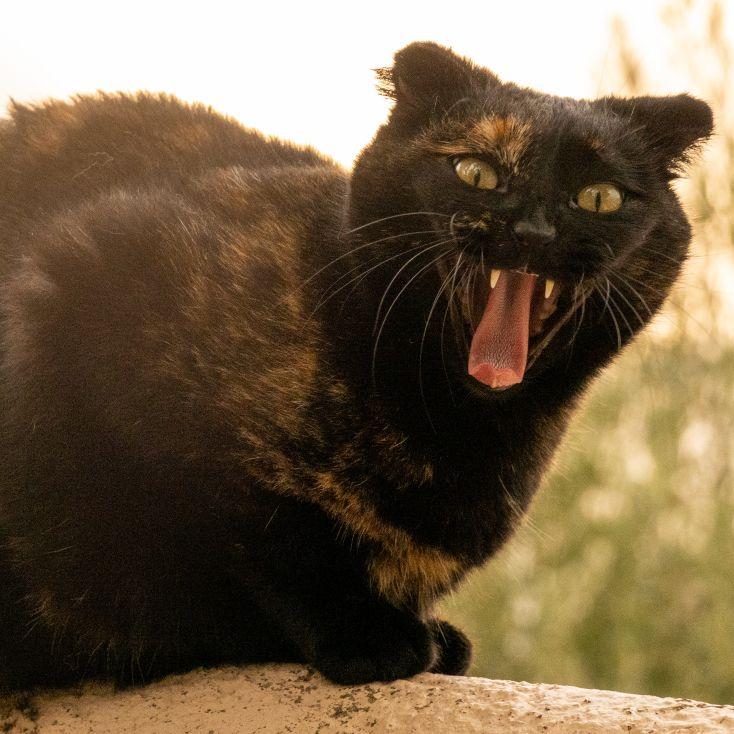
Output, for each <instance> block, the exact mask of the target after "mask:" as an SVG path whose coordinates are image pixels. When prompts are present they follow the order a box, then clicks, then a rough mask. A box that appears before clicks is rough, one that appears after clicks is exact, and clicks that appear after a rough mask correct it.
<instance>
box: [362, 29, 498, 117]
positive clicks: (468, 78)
mask: <svg viewBox="0 0 734 734" xmlns="http://www.w3.org/2000/svg"><path fill="white" fill-rule="evenodd" d="M375 71H376V73H377V79H378V83H377V88H378V90H379V92H380V94H382V95H383V96H385V97H388V98H389V99H393V100H395V108H394V110H393V114H394V115H395V114H397V115H398V116H400V117H406V116H407V117H411V116H413V117H414V116H417V115H419V116H423V117H425V116H430V115H434V114H438V115H440V114H442V113H443V112H445V111H446V110H448V109H449V108H450V107H451V106H452V105H455V104H456V103H457V102H459V101H460V100H462V99H464V98H469V97H472V96H477V95H482V94H483V93H485V91H486V89H487V87H488V86H489V85H490V84H491V83H492V82H493V81H497V78H496V77H495V76H494V75H493V74H491V73H490V72H489V71H487V70H486V69H483V68H481V67H479V66H476V65H475V64H473V63H472V62H471V61H469V60H468V59H464V58H462V57H461V56H458V55H457V54H455V53H454V52H453V51H451V50H450V49H448V48H445V47H444V46H439V45H438V44H437V43H432V42H428V41H422V42H417V43H411V44H410V45H409V46H406V47H405V48H403V49H401V50H400V51H398V52H397V53H396V54H395V62H394V63H393V65H392V66H391V67H385V68H382V69H376V70H375Z"/></svg>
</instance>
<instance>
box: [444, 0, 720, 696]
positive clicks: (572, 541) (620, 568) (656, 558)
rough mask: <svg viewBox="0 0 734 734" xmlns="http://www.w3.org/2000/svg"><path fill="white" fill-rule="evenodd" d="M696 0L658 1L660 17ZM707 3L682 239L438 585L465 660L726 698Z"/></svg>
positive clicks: (573, 679)
mask: <svg viewBox="0 0 734 734" xmlns="http://www.w3.org/2000/svg"><path fill="white" fill-rule="evenodd" d="M696 9H698V10H699V11H700V10H701V6H700V4H697V3H695V2H690V0H689V1H687V2H682V3H676V4H672V5H670V6H668V8H667V9H666V18H667V20H668V23H669V24H671V26H672V29H671V33H672V34H674V35H675V34H676V33H678V34H680V33H683V32H687V31H686V29H687V27H688V26H687V25H686V24H687V22H688V20H687V19H688V18H689V14H690V13H692V12H694V10H696ZM703 12H704V14H707V18H708V25H707V26H706V33H707V34H708V35H707V37H706V38H704V39H703V40H700V39H699V40H700V49H699V50H700V51H701V54H706V55H707V57H710V58H713V60H714V63H713V64H712V65H711V67H710V68H713V69H715V70H717V72H716V73H713V74H712V73H708V79H707V82H706V83H707V84H709V85H710V86H709V88H708V94H707V89H705V88H704V89H702V90H701V87H699V90H700V91H699V93H700V94H703V96H705V97H707V98H708V99H709V100H710V101H712V103H713V104H714V106H715V108H716V113H717V118H718V123H719V124H718V130H719V135H718V137H717V140H716V141H715V143H714V145H713V146H712V150H711V151H710V153H709V155H708V157H707V158H706V159H705V161H704V165H703V167H701V168H699V172H698V173H696V175H695V177H694V179H693V180H692V181H691V182H689V186H688V188H687V189H686V190H685V197H684V198H685V200H686V202H687V206H688V210H689V212H690V213H691V215H692V218H693V220H694V222H695V227H696V241H695V250H694V257H693V258H692V259H691V263H690V265H689V268H688V271H687V274H686V276H685V277H684V279H683V284H682V286H681V288H680V289H679V290H678V291H677V292H676V294H675V296H674V298H673V300H672V302H671V305H670V306H669V308H668V309H667V311H666V314H665V315H664V316H663V317H662V318H661V319H660V320H658V322H657V325H656V327H655V328H654V329H653V330H652V331H651V332H650V333H648V334H646V335H645V336H643V337H641V338H640V339H639V340H638V342H637V343H636V344H635V345H634V346H633V347H632V348H631V349H630V350H629V351H628V352H627V353H625V355H624V356H623V357H622V358H621V359H620V360H618V362H617V363H616V364H615V365H614V366H613V367H612V368H611V369H610V370H609V371H608V372H607V373H606V374H605V376H604V377H603V378H602V379H601V380H600V381H599V382H598V383H597V384H596V386H595V387H594V389H593V390H592V391H591V394H590V396H589V398H588V400H587V401H586V405H585V408H584V410H583V411H582V412H581V413H580V415H579V416H577V418H576V420H575V422H574V424H573V426H572V427H571V430H570V431H569V436H568V439H567V441H566V443H565V447H564V449H563V450H562V452H561V455H560V457H559V460H558V462H557V466H556V468H555V471H553V472H552V474H551V476H550V477H549V479H548V481H547V486H546V487H544V489H543V491H542V492H541V493H540V496H539V498H538V500H537V501H536V503H535V506H534V508H533V511H532V513H531V518H530V520H529V521H528V522H527V523H526V524H525V526H524V528H523V529H522V530H521V531H520V533H519V534H518V536H517V537H516V538H515V539H513V540H512V541H511V542H510V543H509V544H508V546H507V548H505V549H504V550H503V552H502V553H501V554H500V555H499V556H498V557H497V558H496V559H495V560H494V561H492V562H491V563H490V564H489V566H488V567H487V568H485V569H483V570H482V571H479V572H477V573H476V574H475V575H474V576H473V577H472V578H471V579H470V580H469V581H468V583H467V584H466V585H465V586H464V587H462V589H461V590H460V592H459V593H457V594H456V595H455V596H454V597H453V598H452V599H450V600H449V601H447V602H446V604H445V612H446V614H447V615H448V616H449V617H450V618H451V619H453V620H455V621H456V622H458V623H459V624H463V625H464V626H465V628H467V630H468V631H469V632H470V633H471V635H472V637H473V639H474V640H475V642H476V657H475V663H474V667H473V671H472V672H473V673H474V674H477V675H483V676H489V677H496V678H512V679H516V680H523V679H524V680H530V681H544V682H553V683H566V684H573V685H580V686H586V687H594V688H611V689H617V690H626V691H635V692H639V693H651V694H656V695H672V696H684V697H690V698H698V699H702V700H707V701H711V702H719V703H734V581H733V575H734V329H732V324H733V322H734V318H733V317H732V311H733V309H732V301H733V300H734V299H732V294H731V292H732V291H734V285H731V286H730V292H729V294H728V296H727V294H726V293H725V292H723V291H722V290H721V283H722V279H723V280H724V282H726V278H725V277H722V274H724V275H726V274H728V275H730V276H731V277H732V280H733V281H734V265H733V264H732V263H733V262H734V258H733V257H732V245H731V233H732V232H734V176H732V174H731V172H730V171H731V168H730V167H729V164H730V163H731V157H732V154H733V152H734V126H732V125H731V124H729V123H730V120H729V118H728V117H727V113H728V110H729V109H730V108H731V105H730V104H729V98H728V94H729V92H728V85H727V84H725V83H722V80H724V81H725V80H726V79H727V78H729V79H730V78H731V75H730V74H728V70H729V69H730V65H729V59H730V48H729V46H728V45H727V41H726V39H725V37H724V34H723V32H722V31H721V25H722V22H723V21H722V13H721V7H720V5H719V4H718V3H705V4H704V5H703ZM620 37H622V36H621V34H620ZM687 43H688V47H689V48H692V47H693V48H694V51H695V39H691V38H690V33H689V37H688V38H687ZM622 51H623V54H622V55H623V56H624V58H623V59H622V61H623V63H621V64H620V68H621V70H622V72H623V75H624V78H625V79H627V80H628V81H629V79H631V78H634V79H639V78H640V77H641V74H640V72H639V65H636V61H635V59H634V58H631V56H630V52H629V50H628V49H624V48H623V49H622ZM692 56H694V57H695V54H692ZM696 58H697V60H699V61H701V60H702V59H703V56H699V57H696ZM703 60H705V59H703ZM632 72H634V73H632ZM719 77H720V78H719ZM628 91H629V92H630V93H632V92H634V91H635V90H634V89H631V90H628Z"/></svg>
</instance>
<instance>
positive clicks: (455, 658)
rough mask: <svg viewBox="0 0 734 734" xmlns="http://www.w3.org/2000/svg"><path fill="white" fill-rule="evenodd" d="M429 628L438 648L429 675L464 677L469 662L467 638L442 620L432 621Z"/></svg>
mask: <svg viewBox="0 0 734 734" xmlns="http://www.w3.org/2000/svg"><path fill="white" fill-rule="evenodd" d="M430 627H431V631H432V633H433V639H434V640H435V641H436V643H437V644H438V648H439V652H438V658H437V660H436V662H435V663H434V665H433V667H432V668H431V673H442V674H443V675H464V673H466V671H467V669H468V667H469V663H470V662H471V642H469V638H468V637H467V636H466V635H465V634H464V633H463V632H462V631H461V630H458V629H456V627H454V626H453V625H452V624H449V622H446V621H445V620H442V619H434V620H432V621H431V623H430Z"/></svg>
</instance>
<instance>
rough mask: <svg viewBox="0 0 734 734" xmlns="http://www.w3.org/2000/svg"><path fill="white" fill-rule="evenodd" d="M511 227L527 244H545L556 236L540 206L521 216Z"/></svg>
mask: <svg viewBox="0 0 734 734" xmlns="http://www.w3.org/2000/svg"><path fill="white" fill-rule="evenodd" d="M512 229H513V231H514V232H515V234H516V235H517V236H518V237H519V238H520V239H521V240H522V241H523V242H525V243H526V244H528V245H547V244H548V243H549V242H553V240H554V239H555V238H556V228H555V227H554V226H553V225H552V224H550V223H549V222H548V220H547V219H546V218H545V212H544V211H543V209H542V207H537V208H536V209H535V210H533V212H532V213H531V214H530V215H529V216H523V217H522V218H521V219H519V220H518V221H517V222H515V224H514V225H513V227H512Z"/></svg>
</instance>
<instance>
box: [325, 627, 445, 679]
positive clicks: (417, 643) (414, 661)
mask: <svg viewBox="0 0 734 734" xmlns="http://www.w3.org/2000/svg"><path fill="white" fill-rule="evenodd" d="M320 648H321V649H320V650H319V652H318V654H317V656H316V659H315V660H314V661H313V663H314V665H315V667H316V668H317V669H318V670H319V671H320V672H321V673H322V674H323V675H324V676H326V677H327V678H328V679H329V680H331V681H333V682H334V683H340V684H342V685H356V684H358V683H370V682H372V681H391V680H396V679H398V678H409V677H410V676H413V675H416V674H417V673H422V672H424V671H426V670H429V669H430V668H431V667H432V666H433V665H435V664H436V661H437V659H438V646H437V644H436V642H435V636H434V634H433V632H432V630H431V629H429V627H427V626H426V625H425V624H423V623H421V622H419V621H418V620H413V619H411V620H406V621H404V622H403V623H402V624H399V625H396V626H390V627H388V628H384V627H383V628H378V627H375V628H374V629H373V630H371V631H370V632H369V633H368V634H355V635H354V637H342V636H340V637H339V638H333V637H332V638H328V639H327V640H324V641H323V643H322V645H320Z"/></svg>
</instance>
